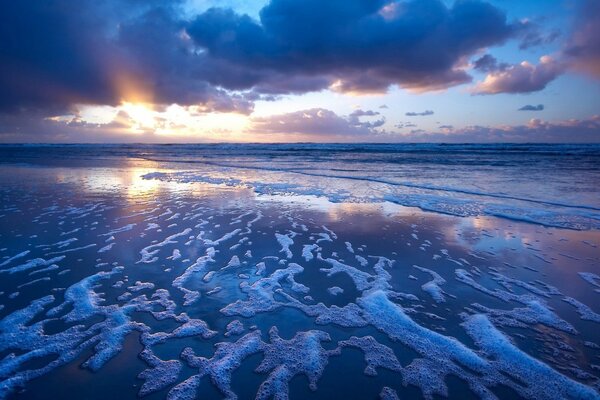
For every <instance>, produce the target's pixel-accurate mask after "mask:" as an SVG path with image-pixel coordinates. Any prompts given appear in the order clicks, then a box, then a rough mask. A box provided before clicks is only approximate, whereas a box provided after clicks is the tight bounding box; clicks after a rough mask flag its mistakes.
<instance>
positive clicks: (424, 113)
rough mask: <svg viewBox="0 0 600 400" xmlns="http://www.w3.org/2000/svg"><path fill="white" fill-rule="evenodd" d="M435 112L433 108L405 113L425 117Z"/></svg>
mask: <svg viewBox="0 0 600 400" xmlns="http://www.w3.org/2000/svg"><path fill="white" fill-rule="evenodd" d="M433 114H434V112H433V111H431V110H425V111H422V112H407V113H405V114H404V115H406V116H407V117H425V116H428V115H433Z"/></svg>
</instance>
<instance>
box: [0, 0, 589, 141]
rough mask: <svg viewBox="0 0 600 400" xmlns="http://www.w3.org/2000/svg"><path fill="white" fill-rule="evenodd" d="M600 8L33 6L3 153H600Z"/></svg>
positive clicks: (526, 4)
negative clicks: (138, 145)
mask: <svg viewBox="0 0 600 400" xmlns="http://www.w3.org/2000/svg"><path fill="white" fill-rule="evenodd" d="M598 21H600V1H598V0H530V1H524V0H488V1H477V0H458V1H441V0H413V1H395V0H270V1H265V0H246V1H243V0H222V1H217V0H171V1H161V0H105V1H96V0H78V1H76V2H75V1H72V0H51V1H43V0H20V1H12V2H6V4H4V5H3V10H2V13H0V143H133V142H147V143H196V142H199V143H201V142H444V143H463V142H562V143H564V142H568V143H582V142H583V143H588V142H594V143H598V142H600V23H599V22H598Z"/></svg>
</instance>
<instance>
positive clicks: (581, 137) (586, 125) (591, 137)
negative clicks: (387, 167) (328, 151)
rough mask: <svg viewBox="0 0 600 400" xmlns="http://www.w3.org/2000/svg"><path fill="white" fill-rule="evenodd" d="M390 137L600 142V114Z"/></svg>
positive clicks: (392, 137)
mask: <svg viewBox="0 0 600 400" xmlns="http://www.w3.org/2000/svg"><path fill="white" fill-rule="evenodd" d="M440 129H441V127H440ZM388 140H390V141H399V142H420V143H427V142H432V143H600V115H595V116H592V117H591V118H588V119H583V120H579V119H569V120H564V121H554V122H548V121H543V120H541V119H535V118H534V119H531V120H530V121H529V122H528V123H527V124H525V125H514V126H510V125H505V126H481V125H473V126H467V127H464V128H454V129H452V130H451V129H444V130H443V131H442V132H411V133H407V134H400V133H398V134H389V135H388Z"/></svg>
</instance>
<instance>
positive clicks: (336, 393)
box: [0, 145, 600, 399]
mask: <svg viewBox="0 0 600 400" xmlns="http://www.w3.org/2000/svg"><path fill="white" fill-rule="evenodd" d="M0 153H1V155H2V161H1V162H0V199H1V203H0V292H2V294H1V295H0V319H1V320H0V360H1V361H0V380H1V383H0V398H23V399H34V398H48V396H49V393H51V394H52V398H90V399H92V398H106V397H107V396H112V397H115V396H117V397H119V398H132V397H135V396H138V395H141V396H143V397H144V398H150V399H152V398H165V397H167V398H172V399H177V398H181V399H185V398H194V397H196V396H197V397H202V398H220V397H230V398H233V397H235V396H237V397H239V398H253V397H257V398H269V397H271V396H274V397H275V398H287V397H288V396H289V397H290V398H292V399H293V398H297V399H298V398H332V397H336V398H338V397H339V398H379V396H380V394H381V395H382V397H383V394H388V395H391V394H393V393H397V395H398V396H399V397H400V398H413V397H425V398H433V397H436V396H438V395H440V396H443V397H449V398H457V399H465V398H471V397H472V398H486V397H487V398H494V396H496V397H500V398H516V397H523V398H535V399H542V398H557V397H559V398H598V397H599V392H598V388H599V383H598V382H599V381H598V377H599V376H600V359H599V356H600V338H599V336H598V334H597V329H598V324H600V315H599V314H598V313H600V309H598V306H597V305H598V304H599V303H598V296H600V276H599V275H600V250H599V248H598V245H600V232H599V231H598V225H599V224H600V211H599V210H600V193H599V189H598V188H600V163H599V162H598V161H600V149H599V148H598V147H597V146H596V147H594V146H570V147H565V146H560V147H553V146H534V147H531V146H530V147H524V146H515V147H511V148H500V147H493V146H462V147H460V146H446V147H444V146H414V147H411V146H405V145H404V146H377V145H367V146H362V147H358V148H356V147H352V146H347V145H328V146H313V145H304V146H303V145H294V146H264V145H249V146H233V147H232V146H225V145H222V146H47V147H24V146H19V147H14V146H0ZM234 321H238V322H234ZM188 348H189V349H188ZM186 349H187V350H186ZM384 388H388V389H384Z"/></svg>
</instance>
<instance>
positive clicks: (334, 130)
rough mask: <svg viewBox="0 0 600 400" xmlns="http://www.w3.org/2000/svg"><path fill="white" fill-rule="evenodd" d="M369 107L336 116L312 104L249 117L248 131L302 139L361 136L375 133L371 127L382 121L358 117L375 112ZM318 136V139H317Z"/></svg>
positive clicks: (375, 126)
mask: <svg viewBox="0 0 600 400" xmlns="http://www.w3.org/2000/svg"><path fill="white" fill-rule="evenodd" d="M377 115H379V113H377V112H373V111H362V110H357V111H354V112H353V113H352V114H350V115H349V116H347V117H343V116H339V115H337V114H336V113H334V112H333V111H330V110H326V109H323V108H312V109H308V110H302V111H296V112H291V113H287V114H281V115H273V116H268V117H254V118H251V129H250V131H251V133H252V134H254V135H271V136H272V135H279V136H281V135H283V136H284V137H285V136H288V137H292V138H293V137H294V136H296V137H301V138H305V139H306V140H308V139H312V140H315V139H316V140H321V141H322V140H323V139H325V140H328V139H329V140H330V139H331V138H332V137H348V136H351V137H355V139H358V140H361V137H362V138H363V139H364V138H365V137H369V136H373V135H377V134H378V133H379V132H378V131H377V130H376V129H375V128H378V127H380V126H382V125H383V124H384V123H385V119H383V118H381V119H378V120H376V121H374V122H364V121H361V120H360V117H363V116H377ZM319 138H320V139H319Z"/></svg>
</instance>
